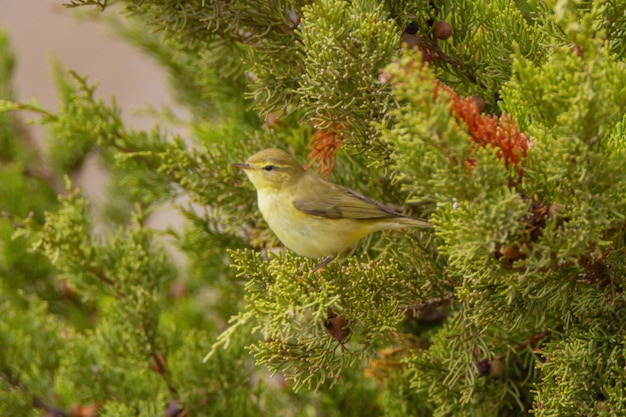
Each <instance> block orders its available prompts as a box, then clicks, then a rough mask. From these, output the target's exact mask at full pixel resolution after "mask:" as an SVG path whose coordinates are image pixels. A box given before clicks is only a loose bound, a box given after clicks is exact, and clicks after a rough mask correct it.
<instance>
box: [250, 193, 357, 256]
mask: <svg viewBox="0 0 626 417" xmlns="http://www.w3.org/2000/svg"><path fill="white" fill-rule="evenodd" d="M292 200H293V199H292V198H291V196H289V195H287V194H283V193H281V192H269V193H267V192H265V193H259V194H258V204H259V210H260V211H261V214H262V215H263V218H264V219H265V221H266V222H267V224H268V225H269V227H270V229H272V231H273V232H274V234H276V236H277V237H278V239H280V241H281V242H282V243H283V244H284V245H285V246H286V247H287V248H289V249H290V250H292V251H294V252H295V253H297V254H298V255H302V256H308V257H312V258H321V257H325V256H337V255H338V254H340V253H342V252H343V251H345V250H346V249H349V248H351V247H352V246H353V245H354V244H355V243H356V241H357V240H358V239H360V238H361V237H363V236H364V234H366V233H363V227H362V226H361V225H359V224H357V223H355V221H354V220H352V219H328V218H324V217H317V216H312V215H309V214H306V213H304V212H302V211H300V210H298V209H297V208H295V207H294V205H293V203H292Z"/></svg>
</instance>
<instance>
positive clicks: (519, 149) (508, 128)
mask: <svg viewBox="0 0 626 417" xmlns="http://www.w3.org/2000/svg"><path fill="white" fill-rule="evenodd" d="M438 90H444V91H446V92H447V93H448V94H449V95H450V101H451V102H452V103H451V105H450V109H451V110H452V112H453V113H454V115H455V116H456V118H457V120H462V121H463V122H465V125H466V126H467V130H468V132H469V134H470V135H471V137H472V140H473V141H474V143H476V144H477V145H479V146H487V145H491V146H492V147H494V148H497V149H498V157H499V158H501V159H503V160H504V162H505V163H506V166H507V167H508V166H509V165H511V164H512V165H514V166H515V167H516V168H517V169H518V173H520V174H521V171H520V169H519V163H520V161H521V160H522V159H524V158H526V153H527V151H528V136H527V135H526V134H525V133H521V132H520V131H519V129H518V127H517V124H515V120H513V119H512V118H511V117H510V116H509V115H508V114H503V115H502V117H500V118H498V116H494V115H486V114H481V113H480V111H479V109H478V106H477V105H476V100H475V98H474V97H465V98H461V97H459V96H458V95H457V94H456V93H455V92H454V91H453V90H452V89H451V88H450V87H448V86H446V85H443V84H439V83H437V84H436V86H435V89H434V91H433V93H434V94H435V95H437V94H438ZM466 164H467V165H469V166H474V165H475V164H476V163H475V162H474V161H473V160H472V159H471V158H470V159H469V160H468V161H466Z"/></svg>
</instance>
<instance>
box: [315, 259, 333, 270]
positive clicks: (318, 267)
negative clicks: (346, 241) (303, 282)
mask: <svg viewBox="0 0 626 417" xmlns="http://www.w3.org/2000/svg"><path fill="white" fill-rule="evenodd" d="M333 259H335V257H334V256H327V257H325V258H324V259H322V262H321V263H320V264H319V265H316V266H315V268H313V270H312V271H311V272H317V271H319V270H320V269H322V268H324V267H325V266H326V265H328V264H329V263H330V262H331V261H332V260H333Z"/></svg>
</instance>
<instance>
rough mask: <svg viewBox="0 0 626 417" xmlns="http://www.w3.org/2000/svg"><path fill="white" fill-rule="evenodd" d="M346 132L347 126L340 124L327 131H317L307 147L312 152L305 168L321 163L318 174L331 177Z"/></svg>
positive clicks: (317, 169) (317, 170) (333, 125)
mask: <svg viewBox="0 0 626 417" xmlns="http://www.w3.org/2000/svg"><path fill="white" fill-rule="evenodd" d="M345 130H346V126H345V125H342V124H340V123H333V124H332V125H331V126H330V127H329V128H328V129H326V130H317V131H316V132H315V133H314V134H313V136H311V139H310V140H309V144H308V145H307V148H310V149H312V150H311V152H310V153H309V155H308V156H307V160H308V161H309V163H308V164H307V165H306V167H305V168H306V169H309V168H311V167H312V166H313V164H315V163H319V164H318V165H317V168H316V172H317V173H319V174H322V175H324V176H327V175H329V174H330V173H331V172H332V171H333V169H334V168H335V160H336V157H337V151H339V149H340V148H341V144H342V142H343V139H344V133H343V132H344V131H345Z"/></svg>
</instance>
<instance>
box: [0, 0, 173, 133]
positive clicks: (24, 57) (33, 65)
mask: <svg viewBox="0 0 626 417" xmlns="http://www.w3.org/2000/svg"><path fill="white" fill-rule="evenodd" d="M64 2H69V0H0V28H2V29H3V30H4V31H8V32H9V35H10V39H11V43H12V45H13V49H14V52H15V55H16V59H17V66H16V73H15V85H16V90H17V91H16V94H17V98H18V99H19V100H30V99H32V98H33V97H36V98H37V99H38V100H39V101H40V102H41V103H42V104H43V105H44V107H46V108H49V109H53V110H54V109H56V103H57V99H56V89H55V86H54V80H53V76H52V62H53V58H56V59H58V61H59V62H60V63H61V64H62V66H63V67H67V68H71V69H73V70H75V71H76V72H77V73H78V74H80V75H88V76H89V80H90V81H91V82H97V83H98V89H97V94H98V96H100V97H102V98H103V99H104V100H105V101H108V100H109V99H110V98H111V96H115V98H116V100H117V102H118V104H119V105H120V107H121V108H122V109H124V117H125V118H126V119H127V120H128V121H130V122H132V124H133V125H134V126H135V127H136V128H139V129H144V128H149V127H150V126H152V124H153V122H152V121H151V120H150V119H149V118H146V117H138V116H136V115H135V114H133V110H136V109H138V108H140V107H145V105H146V104H149V105H151V106H154V107H156V108H159V107H161V106H162V105H172V104H173V103H172V101H171V99H170V95H169V92H168V87H167V82H166V76H165V74H164V73H163V71H161V70H160V68H159V67H158V66H157V64H156V63H155V62H153V61H152V60H151V59H150V58H149V57H147V56H145V55H143V54H142V53H141V52H140V51H138V50H136V49H133V48H132V47H131V45H129V44H128V43H125V42H124V41H122V40H121V39H117V38H116V37H115V36H114V33H112V32H113V30H112V29H110V28H107V27H106V25H104V24H101V23H99V22H97V19H85V18H83V19H78V18H77V13H78V12H80V13H82V14H85V12H87V11H93V10H96V8H95V7H81V8H76V9H68V8H66V7H63V6H62V4H63V3H64ZM105 13H106V11H105Z"/></svg>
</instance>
